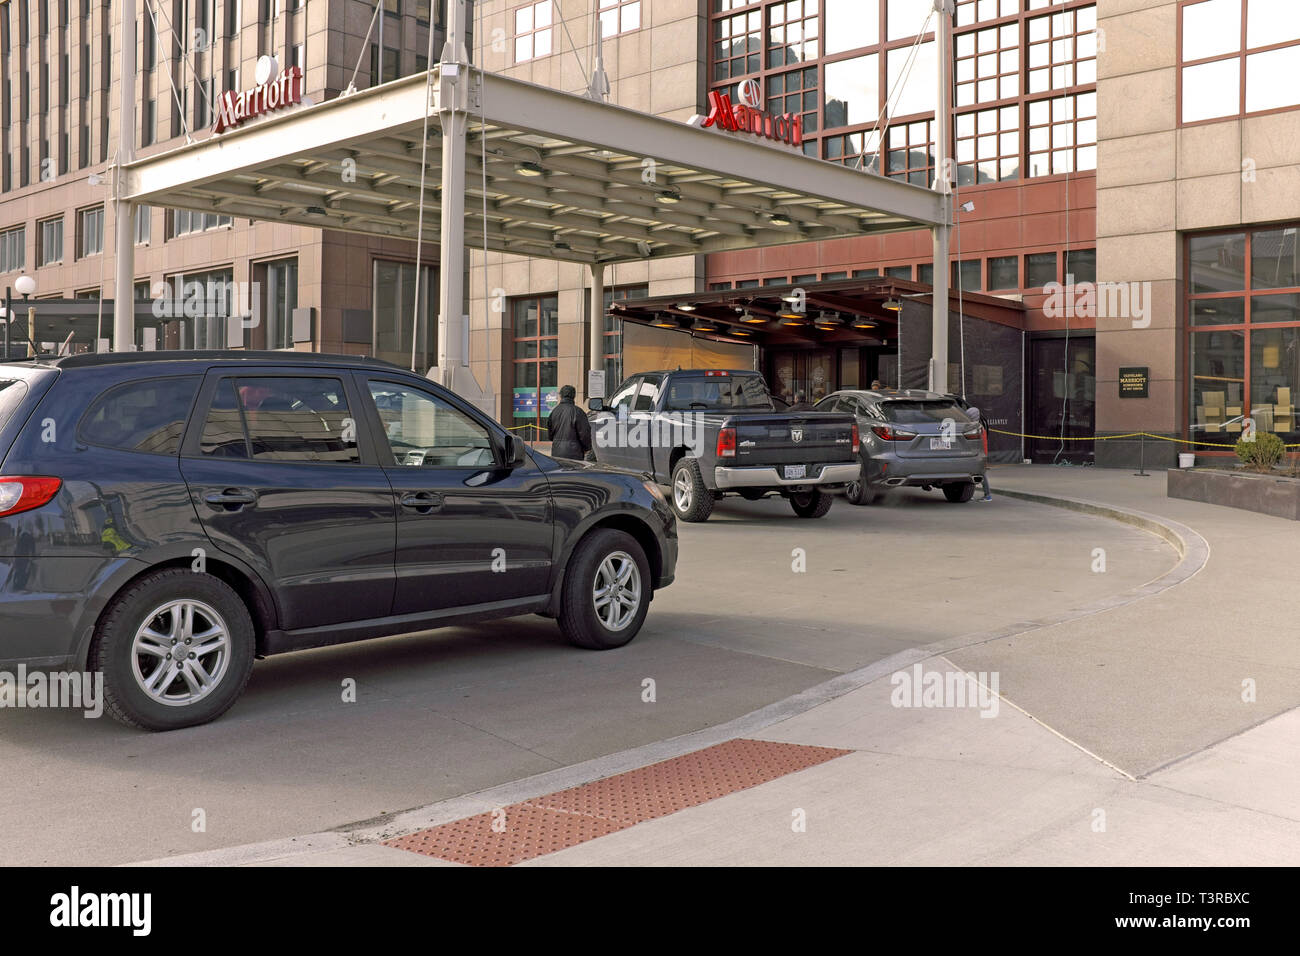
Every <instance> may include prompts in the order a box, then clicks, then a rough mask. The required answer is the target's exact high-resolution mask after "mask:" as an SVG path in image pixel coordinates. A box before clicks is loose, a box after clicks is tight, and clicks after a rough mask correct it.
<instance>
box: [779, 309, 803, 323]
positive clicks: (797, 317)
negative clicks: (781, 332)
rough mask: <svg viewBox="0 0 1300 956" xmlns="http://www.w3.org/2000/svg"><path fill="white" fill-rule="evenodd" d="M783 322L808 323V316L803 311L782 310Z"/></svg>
mask: <svg viewBox="0 0 1300 956" xmlns="http://www.w3.org/2000/svg"><path fill="white" fill-rule="evenodd" d="M781 324H782V325H807V324H808V316H806V315H804V314H803V313H802V312H788V311H787V312H782V313H781Z"/></svg>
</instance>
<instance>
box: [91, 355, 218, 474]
mask: <svg viewBox="0 0 1300 956" xmlns="http://www.w3.org/2000/svg"><path fill="white" fill-rule="evenodd" d="M199 382H200V377H199V376H197V375H188V376H185V377H177V378H156V379H147V380H143V381H138V382H128V383H126V384H124V385H118V386H116V387H115V388H110V389H109V390H108V391H106V392H104V393H103V394H102V395H100V396H99V397H98V398H96V399H95V400H94V401H93V402H92V403H91V405H90V407H89V408H88V409H86V414H85V415H83V416H82V417H81V422H80V423H79V424H78V426H77V436H78V437H79V438H80V439H81V440H82V441H84V442H86V443H87V444H89V445H102V446H104V447H107V448H118V449H121V450H123V451H139V452H147V453H149V454H153V455H175V454H176V453H177V452H178V451H179V450H180V444H181V433H182V432H184V431H185V422H186V419H187V418H188V417H189V413H190V405H191V404H193V402H194V393H195V392H196V391H197V390H198V387H199Z"/></svg>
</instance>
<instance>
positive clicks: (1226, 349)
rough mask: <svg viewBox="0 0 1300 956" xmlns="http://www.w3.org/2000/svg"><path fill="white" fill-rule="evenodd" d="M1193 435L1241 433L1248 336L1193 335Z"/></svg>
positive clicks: (1237, 333) (1228, 333) (1229, 333)
mask: <svg viewBox="0 0 1300 956" xmlns="http://www.w3.org/2000/svg"><path fill="white" fill-rule="evenodd" d="M1191 345H1192V347H1191V366H1192V379H1191V389H1192V394H1191V399H1192V414H1191V426H1192V432H1193V433H1194V435H1195V433H1198V432H1199V433H1200V435H1196V436H1195V437H1205V438H1206V440H1208V441H1216V440H1220V441H1221V440H1222V439H1215V438H1213V437H1210V436H1213V435H1216V434H1220V433H1225V432H1240V431H1241V430H1242V429H1241V420H1242V417H1243V415H1244V413H1245V406H1244V404H1243V401H1242V399H1243V398H1244V389H1245V382H1246V333H1245V332H1243V331H1240V330H1238V331H1211V332H1196V333H1193V335H1192V336H1191Z"/></svg>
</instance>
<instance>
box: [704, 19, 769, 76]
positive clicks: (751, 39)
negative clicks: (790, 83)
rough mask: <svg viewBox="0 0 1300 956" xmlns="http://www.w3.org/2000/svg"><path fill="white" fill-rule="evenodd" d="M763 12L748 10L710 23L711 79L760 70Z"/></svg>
mask: <svg viewBox="0 0 1300 956" xmlns="http://www.w3.org/2000/svg"><path fill="white" fill-rule="evenodd" d="M762 33H763V11H761V10H752V11H749V12H747V13H738V14H736V15H735V16H732V17H723V18H721V19H718V20H715V21H714V23H713V50H712V52H713V79H714V80H715V81H716V80H727V79H730V78H732V77H735V76H744V75H745V74H747V73H757V72H758V71H759V70H761V69H762V68H763V38H762Z"/></svg>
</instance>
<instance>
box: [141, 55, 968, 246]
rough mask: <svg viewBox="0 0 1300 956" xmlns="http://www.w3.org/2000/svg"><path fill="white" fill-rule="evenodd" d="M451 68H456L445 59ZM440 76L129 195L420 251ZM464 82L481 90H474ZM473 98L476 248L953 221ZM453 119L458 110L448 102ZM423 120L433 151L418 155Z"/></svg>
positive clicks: (487, 87) (649, 124) (733, 139)
mask: <svg viewBox="0 0 1300 956" xmlns="http://www.w3.org/2000/svg"><path fill="white" fill-rule="evenodd" d="M450 65H451V66H455V64H450ZM447 67H448V64H440V65H438V66H435V68H434V77H433V82H432V94H433V95H432V97H430V96H429V92H430V84H429V82H428V78H427V77H426V75H425V74H423V73H420V74H417V75H414V76H409V77H405V78H403V79H399V80H395V81H393V82H390V83H387V84H384V85H382V86H378V87H374V88H372V89H369V90H365V91H362V92H358V93H353V94H351V95H347V96H341V97H338V98H336V99H334V100H331V101H329V102H326V103H322V104H319V105H316V106H312V107H306V108H303V109H300V110H297V111H295V112H292V113H285V114H281V115H273V116H271V117H268V118H266V119H263V120H261V121H259V122H257V123H255V124H253V125H249V126H247V127H243V128H236V129H233V130H230V131H228V132H225V133H223V134H221V135H219V136H217V135H214V136H212V137H211V138H209V139H207V140H205V141H202V142H199V143H194V144H191V145H187V146H183V147H180V148H177V149H174V150H171V151H168V152H165V153H161V154H159V155H156V156H151V157H149V158H146V159H141V160H138V161H136V162H133V163H130V164H129V165H126V166H125V167H124V168H123V171H122V172H123V185H124V190H125V194H124V197H123V198H125V199H126V200H128V201H130V202H133V203H149V204H151V205H160V206H171V207H176V208H182V209H192V210H200V211H204V212H218V213H222V214H225V215H232V216H238V217H247V218H250V219H258V220H264V221H270V222H286V223H294V224H297V225H303V226H313V227H317V228H324V229H340V230H345V231H349V232H360V233H368V234H371V235H382V236H396V237H402V238H410V239H414V238H415V237H416V231H417V212H418V208H417V207H418V203H419V198H420V173H421V162H422V153H423V155H424V159H425V160H426V161H427V167H426V170H425V189H424V200H425V218H424V227H425V228H424V236H425V238H426V239H430V240H435V241H437V240H442V241H454V240H453V239H452V237H450V236H440V235H439V228H438V226H437V223H438V217H439V214H440V211H441V209H442V199H443V196H442V193H443V186H442V181H443V172H444V171H443V163H444V160H443V141H442V140H443V130H442V125H443V124H442V123H441V122H440V119H441V117H442V116H443V115H444V114H445V111H447V109H448V106H449V104H448V103H447V102H446V101H447V100H449V99H451V98H453V97H455V96H456V91H453V90H452V89H450V88H449V86H450V85H451V83H450V82H448V80H447V79H444V76H443V74H444V72H445V71H446V70H447ZM466 81H468V82H467V83H466ZM451 82H459V83H460V84H461V86H462V87H464V89H463V92H464V94H465V96H464V99H463V101H462V104H463V107H464V109H463V115H464V117H465V119H466V131H465V134H466V135H465V152H464V165H463V168H464V175H463V178H459V179H458V180H457V185H458V188H460V190H461V191H462V195H463V197H464V203H465V215H464V218H463V228H464V235H463V239H464V243H465V244H466V245H469V246H471V247H476V248H482V247H483V245H484V238H485V237H484V208H483V205H484V200H486V245H487V247H488V248H489V249H491V250H495V251H498V252H509V253H516V254H520V255H528V256H540V257H546V258H552V259H564V260H570V261H574V262H583V263H608V262H627V261H630V260H636V259H646V258H660V257H664V256H680V255H693V254H700V253H709V252H721V251H725V250H730V249H748V248H754V247H758V246H771V245H779V244H782V243H793V242H806V241H810V240H818V239H836V238H845V237H852V236H868V235H875V234H878V233H883V232H893V231H898V230H904V229H916V228H918V227H920V228H930V227H934V226H936V225H940V224H942V223H943V221H944V220H943V204H942V198H943V197H941V196H940V195H939V194H938V193H936V192H932V191H930V190H928V189H923V188H921V187H919V186H913V185H911V184H909V183H905V182H901V181H898V180H894V179H888V178H883V177H880V176H876V175H872V174H869V173H864V172H861V171H856V170H851V169H848V168H846V167H843V166H839V165H836V164H833V163H827V162H823V161H821V160H815V159H810V158H808V157H805V156H803V155H802V154H800V153H797V152H793V151H791V150H789V149H788V148H783V147H777V146H772V145H767V144H765V143H763V142H762V141H760V140H758V139H756V138H754V139H751V138H749V137H745V136H744V134H737V135H730V134H726V133H721V132H718V131H716V130H712V129H700V128H697V127H694V126H691V125H688V124H686V123H681V122H676V121H673V120H667V119H663V118H660V117H655V116H649V115H646V114H643V113H638V112H635V111H633V110H628V109H624V108H621V107H618V106H612V105H609V104H607V103H601V102H595V101H593V100H590V99H586V98H584V97H580V96H575V95H572V94H568V93H561V92H557V91H555V90H551V89H546V88H544V87H540V86H535V85H533V84H530V83H524V82H521V81H519V80H514V79H510V78H507V77H503V76H499V75H496V74H491V73H488V74H482V75H481V74H480V73H479V72H478V71H476V70H473V69H464V70H463V72H458V75H457V76H456V77H453V78H451ZM453 109H454V107H453ZM426 114H427V115H428V118H429V122H428V141H427V149H426V148H425V146H426V144H425V143H424V142H423V131H424V126H425V118H426Z"/></svg>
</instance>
